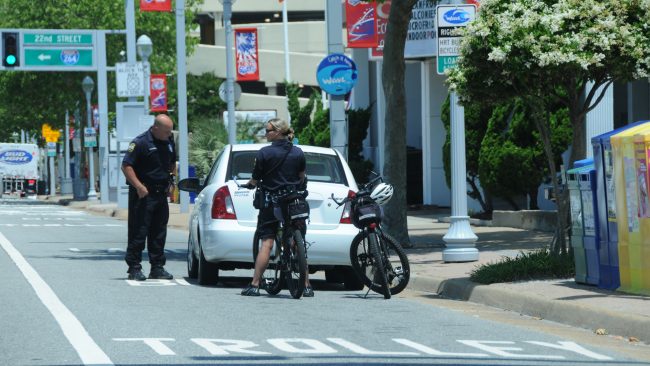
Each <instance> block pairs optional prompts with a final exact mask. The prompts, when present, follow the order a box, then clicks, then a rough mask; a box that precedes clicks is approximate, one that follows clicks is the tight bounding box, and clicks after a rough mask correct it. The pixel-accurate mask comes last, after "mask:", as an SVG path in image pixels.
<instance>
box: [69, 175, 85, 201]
mask: <svg viewBox="0 0 650 366" xmlns="http://www.w3.org/2000/svg"><path fill="white" fill-rule="evenodd" d="M72 199H73V200H75V201H85V200H87V199H88V179H83V178H82V179H79V178H75V179H73V180H72Z"/></svg>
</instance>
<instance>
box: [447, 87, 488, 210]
mask: <svg viewBox="0 0 650 366" xmlns="http://www.w3.org/2000/svg"><path fill="white" fill-rule="evenodd" d="M491 114H492V107H491V106H489V105H488V106H486V105H481V104H478V103H470V104H468V105H467V106H466V107H465V146H466V149H465V160H466V169H467V183H468V192H467V194H468V195H469V196H470V197H471V198H474V199H476V200H479V201H480V202H482V206H483V210H484V211H485V212H491V211H492V207H491V203H490V202H489V199H488V198H487V197H483V194H482V193H481V190H480V189H479V188H478V184H479V183H478V181H479V178H478V176H479V173H478V168H479V153H480V149H479V146H481V141H483V136H484V135H485V131H486V130H487V124H488V120H489V119H490V115H491ZM441 119H442V124H443V125H444V127H445V131H446V132H447V135H446V137H445V143H444V145H443V146H442V161H443V167H444V170H445V180H446V181H447V186H448V187H450V188H451V114H450V98H449V96H447V99H446V100H445V102H444V103H443V105H442V115H441ZM483 188H485V187H483Z"/></svg>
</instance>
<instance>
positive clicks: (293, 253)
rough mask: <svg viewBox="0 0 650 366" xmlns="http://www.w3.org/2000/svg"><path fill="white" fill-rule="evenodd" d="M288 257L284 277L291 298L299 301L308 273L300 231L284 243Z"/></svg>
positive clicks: (303, 241) (303, 242) (296, 231)
mask: <svg viewBox="0 0 650 366" xmlns="http://www.w3.org/2000/svg"><path fill="white" fill-rule="evenodd" d="M284 245H285V252H287V253H289V255H288V256H287V257H288V258H287V260H288V262H287V264H288V265H287V271H286V272H285V273H284V276H285V278H286V280H287V287H288V288H289V292H290V293H291V297H293V298H294V299H299V298H300V297H302V292H303V291H304V290H305V278H306V275H307V274H306V272H307V257H306V256H305V240H304V239H303V237H302V233H301V232H300V230H297V229H296V230H293V233H292V234H290V236H288V237H287V238H286V240H285V241H284Z"/></svg>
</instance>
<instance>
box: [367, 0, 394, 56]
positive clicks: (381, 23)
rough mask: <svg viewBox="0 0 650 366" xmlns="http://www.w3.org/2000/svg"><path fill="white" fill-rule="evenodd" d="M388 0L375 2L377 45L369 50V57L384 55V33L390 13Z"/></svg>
mask: <svg viewBox="0 0 650 366" xmlns="http://www.w3.org/2000/svg"><path fill="white" fill-rule="evenodd" d="M390 3H391V2H390V0H387V1H384V2H383V3H379V2H378V3H375V6H376V11H375V14H376V17H377V47H373V48H372V49H371V50H370V57H371V58H372V59H378V58H382V57H384V36H385V35H386V27H387V26H388V14H390Z"/></svg>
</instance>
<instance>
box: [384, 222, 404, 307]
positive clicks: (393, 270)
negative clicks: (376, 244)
mask: <svg viewBox="0 0 650 366" xmlns="http://www.w3.org/2000/svg"><path fill="white" fill-rule="evenodd" d="M381 238H382V240H383V244H384V253H385V254H386V257H387V258H388V262H387V266H386V267H387V268H386V269H387V271H386V275H387V277H388V278H387V279H388V287H390V293H391V295H397V294H399V293H400V292H402V291H404V289H405V288H406V285H408V283H409V279H410V278H411V266H410V265H409V260H408V257H407V256H406V252H405V251H404V248H402V245H401V244H400V243H398V242H397V240H395V238H393V237H392V236H390V235H388V234H386V233H384V232H382V233H381Z"/></svg>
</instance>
